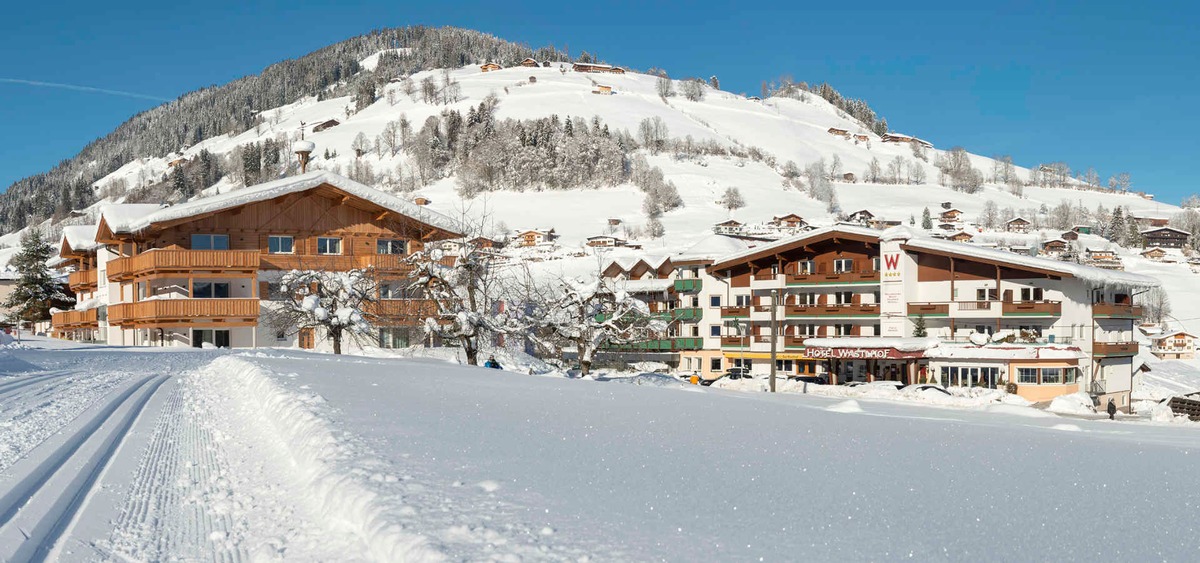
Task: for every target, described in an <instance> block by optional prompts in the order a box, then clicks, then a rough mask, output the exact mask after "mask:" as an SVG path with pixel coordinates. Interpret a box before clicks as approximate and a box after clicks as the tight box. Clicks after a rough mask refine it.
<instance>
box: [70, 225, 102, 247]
mask: <svg viewBox="0 0 1200 563" xmlns="http://www.w3.org/2000/svg"><path fill="white" fill-rule="evenodd" d="M96 227H97V225H68V226H66V227H63V231H62V237H63V240H64V241H66V243H67V244H68V245H69V246H70V247H71V249H72V250H77V251H88V250H93V249H95V248H96V247H98V246H100V243H98V242H96Z"/></svg>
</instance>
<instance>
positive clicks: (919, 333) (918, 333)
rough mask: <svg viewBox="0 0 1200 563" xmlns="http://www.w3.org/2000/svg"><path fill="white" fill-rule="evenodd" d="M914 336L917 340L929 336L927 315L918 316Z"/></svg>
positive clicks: (914, 322) (914, 325)
mask: <svg viewBox="0 0 1200 563" xmlns="http://www.w3.org/2000/svg"><path fill="white" fill-rule="evenodd" d="M913 336H915V337H917V338H924V337H926V336H929V334H928V331H927V330H926V329H925V315H917V318H916V319H915V320H913Z"/></svg>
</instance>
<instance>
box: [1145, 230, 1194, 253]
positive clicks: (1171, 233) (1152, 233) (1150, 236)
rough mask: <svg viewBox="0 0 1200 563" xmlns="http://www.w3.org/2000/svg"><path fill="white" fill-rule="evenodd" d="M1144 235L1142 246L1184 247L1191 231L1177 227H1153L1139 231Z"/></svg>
mask: <svg viewBox="0 0 1200 563" xmlns="http://www.w3.org/2000/svg"><path fill="white" fill-rule="evenodd" d="M1138 234H1140V235H1142V248H1151V247H1155V246H1157V247H1159V248H1183V247H1184V246H1186V245H1187V240H1188V237H1190V236H1191V233H1189V232H1187V231H1185V230H1183V229H1176V228H1175V227H1152V228H1149V229H1143V230H1141V231H1138Z"/></svg>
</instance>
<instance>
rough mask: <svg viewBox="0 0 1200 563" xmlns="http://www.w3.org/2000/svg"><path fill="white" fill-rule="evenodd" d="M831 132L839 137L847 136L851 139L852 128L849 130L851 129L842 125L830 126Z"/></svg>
mask: <svg viewBox="0 0 1200 563" xmlns="http://www.w3.org/2000/svg"><path fill="white" fill-rule="evenodd" d="M829 134H830V135H835V136H838V137H845V138H847V139H849V138H850V130H849V129H842V128H841V127H830V128H829Z"/></svg>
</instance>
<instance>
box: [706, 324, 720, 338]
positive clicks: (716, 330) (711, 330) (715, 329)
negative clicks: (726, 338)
mask: <svg viewBox="0 0 1200 563" xmlns="http://www.w3.org/2000/svg"><path fill="white" fill-rule="evenodd" d="M708 335H709V336H721V325H712V326H710V327H708Z"/></svg>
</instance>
